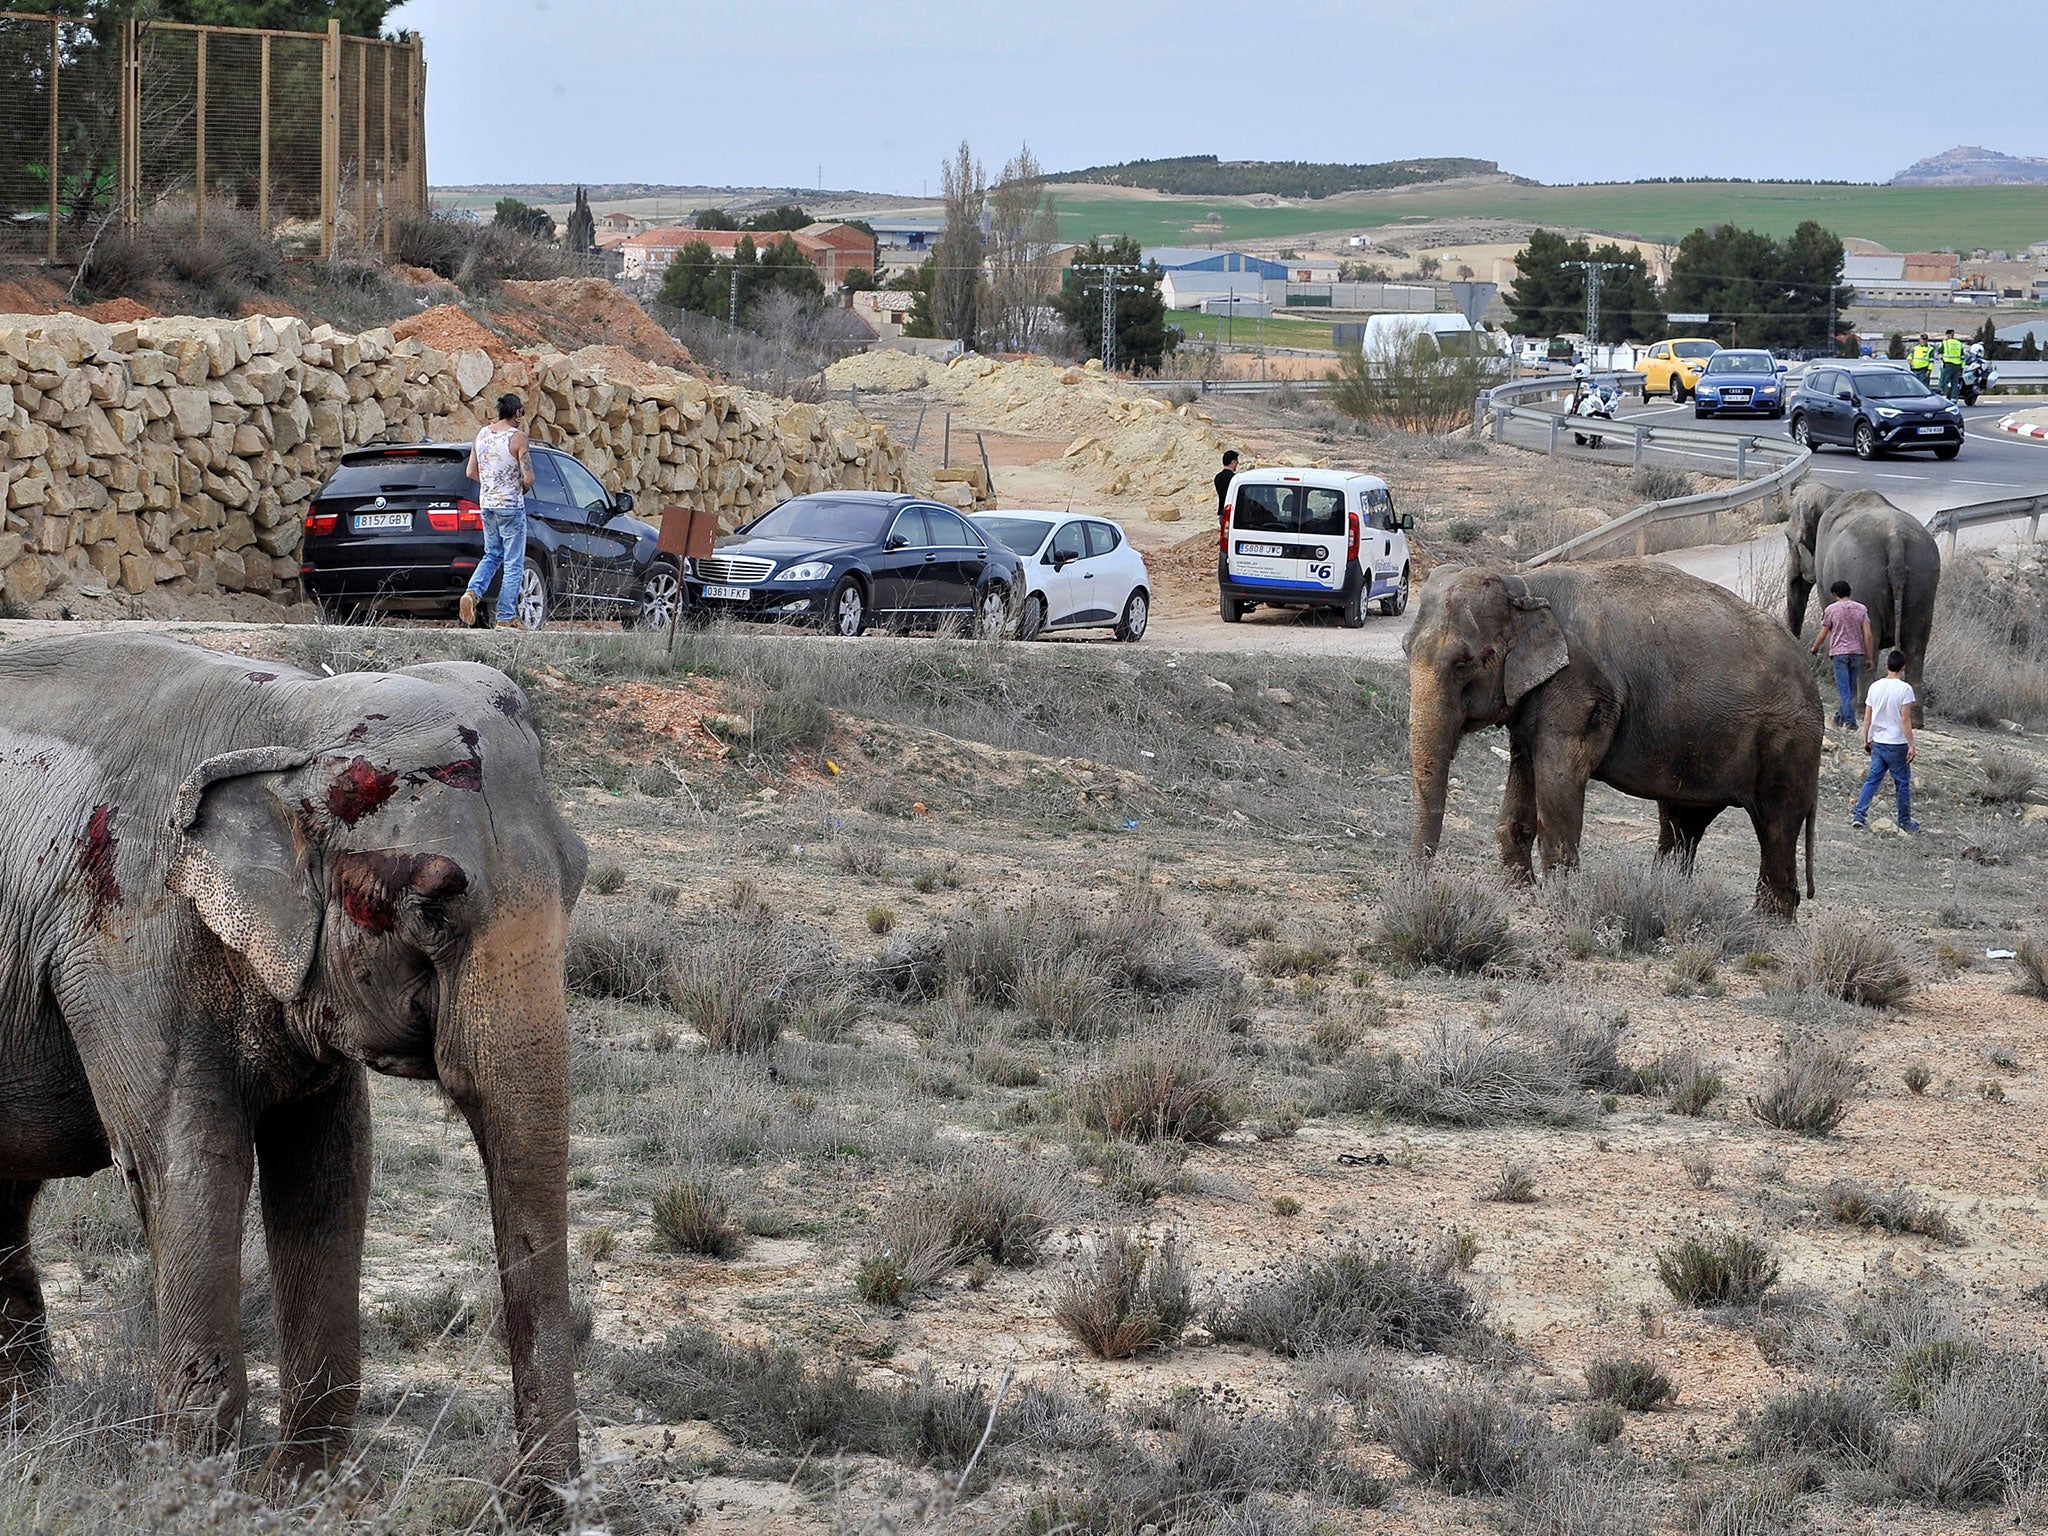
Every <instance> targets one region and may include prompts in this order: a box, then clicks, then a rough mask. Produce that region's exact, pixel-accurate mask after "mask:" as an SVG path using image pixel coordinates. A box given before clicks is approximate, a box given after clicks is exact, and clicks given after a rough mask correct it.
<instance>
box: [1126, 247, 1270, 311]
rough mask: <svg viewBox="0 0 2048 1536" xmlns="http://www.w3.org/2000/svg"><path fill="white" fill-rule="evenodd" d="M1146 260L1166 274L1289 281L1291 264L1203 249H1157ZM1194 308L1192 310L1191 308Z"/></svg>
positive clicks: (1146, 255)
mask: <svg viewBox="0 0 2048 1536" xmlns="http://www.w3.org/2000/svg"><path fill="white" fill-rule="evenodd" d="M1142 255H1143V258H1144V260H1146V261H1148V262H1152V263H1155V264H1156V265H1157V266H1158V267H1159V268H1160V269H1161V270H1162V271H1166V272H1228V273H1250V274H1252V275H1254V276H1256V277H1258V278H1261V279H1275V280H1278V281H1281V282H1284V281H1286V279H1287V263H1286V262H1284V261H1268V260H1267V259H1266V258H1265V257H1263V256H1247V255H1246V254H1245V253H1244V252H1243V251H1217V250H1210V249H1208V248H1207V247H1205V246H1199V245H1155V246H1152V247H1150V248H1149V249H1147V250H1145V251H1144V252H1143V253H1142ZM1189 307H1192V306H1189Z"/></svg>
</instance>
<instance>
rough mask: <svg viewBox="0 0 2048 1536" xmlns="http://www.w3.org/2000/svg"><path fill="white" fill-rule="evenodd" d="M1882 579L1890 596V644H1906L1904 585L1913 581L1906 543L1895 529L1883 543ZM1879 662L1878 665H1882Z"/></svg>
mask: <svg viewBox="0 0 2048 1536" xmlns="http://www.w3.org/2000/svg"><path fill="white" fill-rule="evenodd" d="M1884 579H1885V584H1886V585H1887V586H1889V587H1890V588H1891V594H1892V644H1893V645H1904V644H1905V643H1906V584H1907V583H1908V582H1909V581H1911V580H1912V579H1913V577H1912V562H1911V560H1910V559H1908V557H1907V555H1906V541H1905V540H1904V539H1902V538H1901V537H1899V532H1898V530H1897V529H1896V528H1895V529H1893V530H1892V531H1891V533H1890V534H1889V535H1888V536H1887V537H1886V539H1885V541H1884ZM1882 664H1883V663H1882V661H1880V663H1879V665H1882Z"/></svg>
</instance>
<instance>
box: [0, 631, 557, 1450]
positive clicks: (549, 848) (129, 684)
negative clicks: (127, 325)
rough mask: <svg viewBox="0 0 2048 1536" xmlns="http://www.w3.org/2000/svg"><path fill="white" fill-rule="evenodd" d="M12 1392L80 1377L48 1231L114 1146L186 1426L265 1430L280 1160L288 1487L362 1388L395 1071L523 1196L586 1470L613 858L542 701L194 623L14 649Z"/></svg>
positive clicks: (6, 776)
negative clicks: (253, 1305)
mask: <svg viewBox="0 0 2048 1536" xmlns="http://www.w3.org/2000/svg"><path fill="white" fill-rule="evenodd" d="M0 705H4V706H5V711H4V712H5V715H6V720H5V722H4V723H0V925H4V932H5V934H6V945H5V948H4V950H0V1412H4V1409H5V1404H6V1401H7V1400H8V1398H9V1397H10V1396H12V1395H14V1394H16V1393H18V1392H21V1391H24V1390H28V1391H33V1390H34V1388H35V1387H36V1385H37V1384H38V1382H39V1380H40V1379H41V1378H42V1377H44V1376H46V1375H47V1373H48V1371H49V1369H50V1351H49V1334H48V1328H47V1324H46V1322H45V1318H44V1312H43V1297H42V1291H41V1287H40V1284H39V1281H38V1276H37V1272H36V1268H35V1264H34V1259H33V1255H32V1252H31V1249H30V1244H29V1237H30V1216H31V1213H32V1210H33V1207H34V1205H35V1201H36V1196H37V1193H38V1192H39V1191H40V1190H41V1188H42V1186H43V1185H44V1183H45V1182H47V1181H48V1180H51V1179H59V1178H70V1177H78V1176H81V1175H85V1174H90V1173H92V1172H93V1171H94V1170H96V1169H99V1168H102V1167H105V1166H107V1165H108V1164H109V1163H111V1164H112V1165H113V1166H114V1167H116V1168H117V1169H119V1170H120V1174H121V1177H122V1179H123V1180H124V1181H125V1182H126V1184H127V1188H128V1191H129V1194H130V1195H131V1197H132V1198H133V1200H134V1202H135V1206H136V1209H137V1210H138V1212H139V1213H140V1214H141V1217H142V1223H143V1227H144V1230H145V1232H146V1234H147V1238H148V1243H149V1249H150V1253H151V1255H152V1257H153V1259H154V1261H155V1274H156V1278H155V1303H156V1319H157V1345H156V1348H157V1363H156V1390H157V1401H158V1408H159V1412H160V1414H161V1416H162V1418H163V1420H164V1429H165V1431H166V1432H167V1433H168V1434H169V1435H171V1436H172V1437H173V1438H174V1439H175V1440H177V1441H178V1442H179V1443H181V1444H184V1445H186V1446H188V1447H192V1448H194V1449H201V1450H204V1449H211V1448H214V1447H218V1446H222V1445H226V1444H231V1443H232V1442H233V1440H234V1439H235V1437H236V1436H237V1435H238V1433H239V1431H240V1428H241V1421H242V1419H243V1416H244V1412H245V1410H246V1407H247V1404H248V1393H249V1388H248V1377H247V1373H246V1370H245V1368H244V1365H243V1355H242V1339H241V1325H242V1319H241V1315H240V1307H241V1302H240V1295H241V1292H240V1287H239V1270H240V1264H241V1253H242V1221H243V1212H244V1210H245V1208H246V1207H247V1205H248V1199H249V1188H250V1183H251V1180H252V1177H253V1176H254V1175H256V1174H258V1173H259V1172H260V1175H261V1179H260V1184H261V1192H262V1200H261V1212H262V1222H263V1232H264V1238H265V1241H266V1243H267V1245H268V1250H269V1257H270V1274H271V1283H272V1287H273V1299H274V1305H275V1313H276V1320H277V1337H278V1344H277V1364H278V1376H279V1383H278V1385H279V1394H280V1400H281V1407H280V1417H281V1423H280V1426H279V1427H280V1441H279V1445H280V1451H279V1467H280V1470H281V1471H282V1472H283V1473H286V1474H296V1473H299V1472H303V1471H306V1470H309V1469H311V1468H313V1467H316V1466H319V1465H321V1464H323V1463H327V1462H331V1461H332V1460H333V1458H334V1457H335V1456H336V1455H337V1454H338V1453H339V1451H340V1450H341V1448H342V1446H343V1444H344V1443H345V1441H346V1439H347V1437H348V1434H349V1430H350V1426H351V1424H352V1422H353V1419H354V1415H355V1409H356V1403H357V1398H358V1395H359V1390H360V1388H359V1382H360V1379H361V1371H360V1365H361V1346H360V1337H359V1335H360V1322H359V1300H358V1290H359V1287H360V1284H361V1268H362V1255H363V1228H364V1221H365V1215H366V1211H367V1207H368V1202H369V1193H370V1120H369V1092H368V1085H367V1081H366V1078H365V1072H366V1070H368V1071H376V1072H383V1073H388V1074H391V1075H393V1076H397V1077H413V1078H423V1079H430V1080H432V1081H434V1082H437V1083H438V1084H439V1085H440V1087H441V1089H442V1090H443V1091H444V1092H445V1093H446V1094H447V1095H448V1097H449V1098H450V1099H451V1100H452V1101H453V1102H454V1104H455V1105H456V1107H457V1108H459V1109H460V1110H461V1112H462V1114H463V1115H464V1117H465V1118H466V1119H467V1120H468V1122H469V1126H470V1129H471V1132H472V1134H473V1135H474V1136H475V1138H476V1142H477V1146H478V1149H479V1151H480V1153H481V1155H482V1160H483V1168H484V1177H485V1180H486V1182H487V1184H488V1186H489V1196H490V1207H491V1223H492V1227H493V1229H494V1235H495V1237H496V1241H497V1256H498V1271H499V1277H500V1281H501V1285H502V1289H503V1294H504V1330H505V1337H506V1340H507V1343H508V1345H509V1347H510V1352H511V1362H512V1389H513V1394H514V1399H515V1402H514V1414H515V1420H516V1423H517V1427H518V1435H519V1444H520V1451H521V1461H522V1468H521V1472H520V1478H521V1481H522V1482H523V1483H525V1484H526V1485H527V1486H528V1487H529V1488H533V1487H537V1486H539V1485H540V1484H542V1483H545V1482H557V1481H559V1480H561V1479H563V1478H564V1477H566V1476H568V1475H569V1474H570V1473H571V1472H573V1471H574V1469H575V1467H576V1462H577V1443H576V1392H575V1380H574V1375H573V1367H572V1357H571V1347H572V1324H571V1316H570V1298H569V1283H568V1259H567V1253H566V1251H565V1247H564V1242H565V1238H566V1235H567V1233H566V1228H567V1221H568V1212H567V1176H568V1171H567V1165H568V1150H569V1146H568V1137H569V1059H568V1055H569V1034H568V1021H567V1008H566V1003H565V999H564V995H563V986H562V956H563V946H564V941H565V934H566V929H567V924H568V918H569V912H570V908H571V906H572V904H573V903H574V902H575V900H576V896H577V893H578V891H579V889H580V888H581V885H582V881H583V873H584V867H585V862H586V858H585V852H584V848H583V844H582V842H581V840H580V839H579V838H578V837H577V836H576V834H575V833H574V832H572V831H571V830H570V829H569V827H568V826H567V824H566V823H565V822H564V821H563V819H562V817H561V815H560V814H559V812H558V811H557V809H556V806H555V802H554V799H553V797H552V795H551V794H550V792H549V789H548V786H547V783H546V780H545V779H544V777H543V775H542V772H541V752H540V740H539V737H538V735H537V734H536V732H535V728H534V724H533V719H532V716H531V715H530V714H529V713H528V708H527V703H526V700H525V697H524V696H523V695H522V694H521V693H520V691H519V689H518V688H517V687H516V686H514V684H513V683H512V682H511V680H510V679H509V678H507V677H505V676H504V674H503V673H500V672H496V671H493V670H492V669H490V668H488V667H481V666H470V665H457V664H444V665H434V666H420V667H412V668H408V669H406V670H404V671H402V672H391V673H381V672H358V673H344V674H342V675H340V676H336V677H316V676H311V675H308V674H306V673H304V672H300V671H297V670H294V669H292V668H289V667H285V666H280V665H275V664H272V663H269V662H251V661H247V660H238V659H235V658H232V657H229V656H224V655H218V654H215V653H212V652H209V651H204V650H200V649H197V648H195V647H192V646H189V645H184V644H179V643H176V642H173V641H170V640H165V639H160V638H149V637H122V636H114V635H93V636H86V637H82V638H77V639H66V640H47V641H31V642H25V643H22V644H18V645H11V646H8V647H7V648H6V649H5V650H0Z"/></svg>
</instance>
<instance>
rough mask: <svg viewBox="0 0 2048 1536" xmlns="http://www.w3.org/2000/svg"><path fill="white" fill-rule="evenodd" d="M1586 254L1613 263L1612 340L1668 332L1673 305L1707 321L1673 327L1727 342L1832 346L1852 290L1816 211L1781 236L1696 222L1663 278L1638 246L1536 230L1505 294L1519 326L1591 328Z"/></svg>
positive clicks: (1528, 330)
mask: <svg viewBox="0 0 2048 1536" xmlns="http://www.w3.org/2000/svg"><path fill="white" fill-rule="evenodd" d="M1586 262H1597V263H1600V264H1602V265H1603V266H1604V267H1605V268H1606V269H1607V270H1604V271H1603V272H1602V273H1601V274H1600V298H1599V309H1600V314H1599V320H1600V336H1601V338H1602V339H1603V340H1606V341H1657V340H1660V339H1661V338H1663V337H1664V336H1666V335H1668V334H1670V333H1671V332H1672V329H1673V328H1672V326H1671V325H1670V323H1669V322H1668V321H1667V320H1666V319H1665V316H1666V315H1667V314H1704V315H1706V316H1708V319H1707V320H1706V321H1705V322H1704V323H1697V322H1686V323H1685V324H1683V325H1681V326H1679V327H1678V328H1677V329H1678V330H1679V331H1680V332H1681V333H1682V334H1684V335H1688V336H1691V335H1702V336H1711V337H1713V338H1714V339H1715V340H1717V341H1719V342H1721V343H1722V344H1723V345H1725V346H1745V347H1778V348H1787V349H1790V348H1801V349H1806V350H1833V349H1834V348H1835V347H1836V346H1837V345H1839V344H1840V329H1841V324H1842V317H1843V315H1844V313H1845V312H1846V311H1847V309H1848V307H1849V305H1850V303H1851V302H1852V301H1853V300H1854V299H1855V296H1856V294H1855V290H1854V289H1853V288H1851V287H1849V286H1848V285H1846V284H1844V283H1843V282H1842V281H1841V274H1842V242H1841V240H1840V239H1838V238H1837V237H1836V236H1835V235H1834V234H1832V233H1831V232H1829V231H1828V230H1826V229H1823V228H1822V227H1821V226H1820V225H1819V224H1817V223H1815V222H1814V221H1813V220H1811V219H1808V220H1806V221H1805V222H1804V223H1802V224H1801V225H1800V226H1799V227H1798V228H1797V229H1795V230H1793V232H1792V233H1791V234H1790V235H1789V236H1787V237H1786V238H1785V239H1783V240H1777V239H1774V238H1772V237H1771V236H1769V235H1764V234H1759V233H1758V232H1757V231H1755V230H1753V229H1737V228H1735V227H1734V226H1733V225H1729V224H1717V225H1715V226H1714V227H1713V228H1711V229H1696V230H1694V231H1693V232H1692V233H1691V234H1689V235H1687V236H1686V237H1685V239H1684V240H1682V241H1681V242H1679V246H1678V250H1677V252H1676V253H1675V254H1674V255H1673V256H1672V259H1671V277H1670V280H1669V281H1668V282H1666V283H1664V284H1663V285H1662V286H1661V287H1660V286H1659V285H1658V284H1657V282H1656V279H1655V278H1654V277H1653V276H1652V275H1651V273H1650V269H1649V263H1648V262H1647V261H1646V260H1644V257H1643V253H1642V252H1641V250H1639V249H1636V248H1634V247H1623V246H1620V245H1617V244H1615V243H1614V242H1612V241H1608V242H1605V243H1603V244H1601V245H1597V246H1596V245H1593V244H1591V242H1589V241H1588V240H1586V239H1585V238H1584V237H1583V236H1581V237H1580V238H1578V239H1576V240H1568V239H1566V238H1565V237H1564V236H1563V235H1561V234H1558V233H1557V232H1556V231H1554V230H1545V229H1539V230H1537V231H1535V232H1534V233H1533V234H1532V235H1530V237H1529V243H1528V244H1527V245H1526V246H1524V247H1523V248H1522V250H1521V251H1519V252H1518V253H1516V256H1515V267H1516V270H1517V273H1518V276H1517V277H1516V280H1515V283H1514V285H1513V286H1512V287H1511V288H1510V289H1509V290H1508V293H1507V295H1506V300H1507V305H1508V308H1509V309H1510V310H1512V311H1513V312H1514V316H1515V324H1516V326H1517V328H1518V329H1519V330H1521V332H1522V333H1523V334H1525V335H1539V336H1542V335H1557V334H1560V333H1564V332H1573V333H1576V332H1579V331H1582V330H1584V329H1585V324H1586V280H1587V274H1586V271H1585V268H1584V266H1583V265H1582V263H1586ZM1830 326H1833V327H1834V328H1835V329H1834V331H1832V332H1831V331H1830Z"/></svg>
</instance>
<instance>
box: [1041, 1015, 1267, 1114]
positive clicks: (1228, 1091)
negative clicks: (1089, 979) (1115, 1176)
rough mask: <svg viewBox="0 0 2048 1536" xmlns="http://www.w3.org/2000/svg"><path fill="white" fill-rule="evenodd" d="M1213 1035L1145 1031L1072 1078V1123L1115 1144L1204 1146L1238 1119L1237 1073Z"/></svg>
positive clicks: (1222, 1043)
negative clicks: (1161, 1143)
mask: <svg viewBox="0 0 2048 1536" xmlns="http://www.w3.org/2000/svg"><path fill="white" fill-rule="evenodd" d="M1228 1049H1229V1047H1228V1043H1227V1041H1225V1040H1224V1039H1222V1038H1221V1037H1219V1036H1217V1035H1216V1034H1214V1033H1211V1032H1209V1031H1205V1030H1199V1029H1189V1028H1178V1029H1173V1028H1169V1029H1158V1030H1149V1031H1146V1032H1144V1033H1142V1034H1138V1035H1133V1036H1131V1037H1129V1038H1127V1039H1124V1040H1120V1041H1118V1042H1117V1043H1116V1044H1115V1045H1114V1046H1112V1047H1111V1048H1110V1050H1109V1052H1108V1053H1107V1054H1106V1055H1105V1056H1103V1057H1102V1058H1101V1059H1100V1060H1098V1061H1097V1062H1095V1063H1094V1064H1092V1065H1091V1066H1089V1067H1086V1068H1084V1069H1083V1070H1082V1071H1081V1072H1080V1073H1078V1074H1077V1075H1076V1077H1075V1079H1074V1081H1073V1084H1072V1087H1071V1097H1072V1103H1073V1113H1074V1118H1075V1119H1076V1120H1077V1121H1078V1122H1079V1123H1080V1124H1081V1125H1083V1126H1085V1127H1087V1128H1088V1129H1089V1130H1093V1131H1099V1132H1100V1133H1102V1134H1103V1135H1105V1136H1108V1137H1110V1138H1112V1139H1114V1140H1118V1141H1191V1142H1211V1141H1215V1140H1216V1139H1217V1138H1218V1137H1220V1136H1222V1134H1223V1133H1224V1132H1225V1131H1227V1130H1229V1129H1230V1128H1231V1127H1232V1126H1234V1125H1236V1124H1237V1123H1238V1121H1239V1120H1240V1119H1242V1118H1243V1107H1242V1099H1243V1088H1244V1080H1243V1077H1242V1075H1241V1074H1240V1073H1239V1072H1238V1071H1237V1070H1235V1069H1234V1067H1233V1066H1232V1065H1231V1064H1230V1061H1229V1057H1228Z"/></svg>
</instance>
